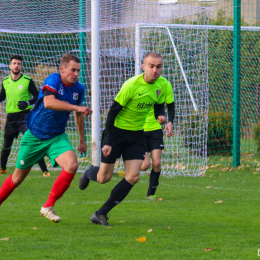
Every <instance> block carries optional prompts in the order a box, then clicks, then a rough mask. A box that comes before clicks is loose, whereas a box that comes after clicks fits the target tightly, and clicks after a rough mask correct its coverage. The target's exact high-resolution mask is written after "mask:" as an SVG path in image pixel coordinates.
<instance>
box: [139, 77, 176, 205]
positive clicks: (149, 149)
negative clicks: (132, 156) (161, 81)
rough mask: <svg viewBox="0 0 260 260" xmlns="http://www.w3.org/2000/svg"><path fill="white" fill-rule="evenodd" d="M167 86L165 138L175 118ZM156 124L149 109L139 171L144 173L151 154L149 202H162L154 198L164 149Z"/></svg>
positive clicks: (171, 95)
mask: <svg viewBox="0 0 260 260" xmlns="http://www.w3.org/2000/svg"><path fill="white" fill-rule="evenodd" d="M166 85H167V92H166V95H165V103H166V105H167V107H168V111H169V112H168V114H169V123H168V125H167V126H166V127H165V131H166V129H169V131H168V133H167V134H166V136H167V137H170V136H172V122H173V120H174V116H175V108H174V97H173V91H172V86H171V84H170V83H169V82H167V83H166ZM160 120H161V121H160V123H161V124H164V123H165V118H164V117H161V118H160ZM160 123H159V122H158V120H156V119H155V117H154V109H153V108H151V110H150V112H149V114H148V116H147V118H146V121H145V124H144V137H145V144H146V145H145V149H146V151H145V159H144V161H143V163H142V166H141V170H142V171H146V170H147V169H149V167H150V156H149V153H151V156H152V171H151V174H150V183H149V188H148V191H147V195H146V198H147V199H151V200H160V201H161V200H162V199H157V198H156V196H155V192H156V189H157V187H158V185H159V177H160V173H161V157H162V150H163V149H164V143H163V131H162V126H161V124H160Z"/></svg>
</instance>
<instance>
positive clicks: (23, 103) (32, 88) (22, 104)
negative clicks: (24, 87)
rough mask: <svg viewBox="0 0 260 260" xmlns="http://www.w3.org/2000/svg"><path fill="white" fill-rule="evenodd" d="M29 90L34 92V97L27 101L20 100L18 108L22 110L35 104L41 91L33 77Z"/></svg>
mask: <svg viewBox="0 0 260 260" xmlns="http://www.w3.org/2000/svg"><path fill="white" fill-rule="evenodd" d="M28 90H29V92H30V93H31V94H32V96H33V98H32V99H30V100H27V101H19V102H18V108H19V109H21V110H24V109H26V108H27V107H28V106H29V105H33V104H35V103H36V101H37V99H38V95H39V91H38V90H37V88H36V86H35V84H34V81H33V80H32V79H31V80H30V83H29V88H28Z"/></svg>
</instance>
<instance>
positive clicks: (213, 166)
mask: <svg viewBox="0 0 260 260" xmlns="http://www.w3.org/2000/svg"><path fill="white" fill-rule="evenodd" d="M220 165H221V164H216V165H211V166H209V169H210V168H215V167H218V166H220Z"/></svg>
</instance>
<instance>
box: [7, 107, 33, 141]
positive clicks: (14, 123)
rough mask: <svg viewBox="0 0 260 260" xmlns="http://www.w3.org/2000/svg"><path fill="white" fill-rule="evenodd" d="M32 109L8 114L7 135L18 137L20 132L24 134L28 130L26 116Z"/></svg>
mask: <svg viewBox="0 0 260 260" xmlns="http://www.w3.org/2000/svg"><path fill="white" fill-rule="evenodd" d="M29 112H30V109H28V110H25V111H21V112H18V113H10V114H7V116H6V123H5V135H14V136H15V137H16V138H17V137H18V135H19V133H22V134H24V133H25V131H26V130H27V128H26V122H25V117H26V116H27V114H29Z"/></svg>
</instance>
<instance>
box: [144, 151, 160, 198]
mask: <svg viewBox="0 0 260 260" xmlns="http://www.w3.org/2000/svg"><path fill="white" fill-rule="evenodd" d="M151 155H152V167H153V168H152V171H151V174H150V182H149V188H148V191H147V195H146V196H147V197H149V196H153V195H154V194H155V192H156V189H157V187H158V185H159V177H160V174H161V158H162V150H160V149H155V150H152V151H151ZM151 198H153V197H151Z"/></svg>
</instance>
